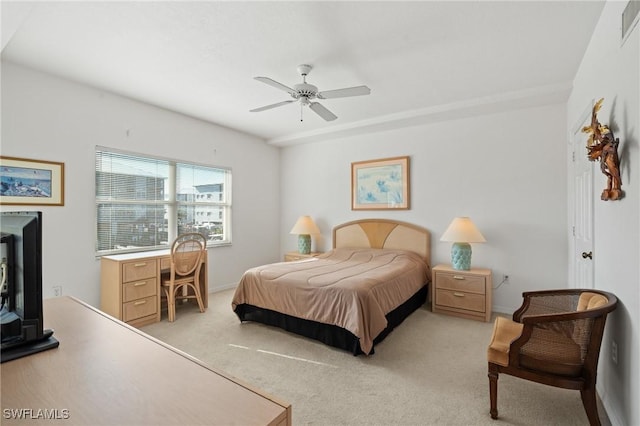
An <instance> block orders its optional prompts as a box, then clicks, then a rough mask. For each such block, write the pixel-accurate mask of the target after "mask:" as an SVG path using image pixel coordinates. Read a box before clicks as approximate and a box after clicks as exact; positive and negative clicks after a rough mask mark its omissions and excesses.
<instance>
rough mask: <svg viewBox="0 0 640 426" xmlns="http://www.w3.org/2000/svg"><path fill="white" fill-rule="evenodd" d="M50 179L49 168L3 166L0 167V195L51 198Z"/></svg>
mask: <svg viewBox="0 0 640 426" xmlns="http://www.w3.org/2000/svg"><path fill="white" fill-rule="evenodd" d="M51 181H52V172H51V170H46V169H32V168H28V167H6V166H3V167H2V168H1V169H0V195H2V196H3V197H44V198H51Z"/></svg>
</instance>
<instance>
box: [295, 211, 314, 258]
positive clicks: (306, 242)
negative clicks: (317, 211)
mask: <svg viewBox="0 0 640 426" xmlns="http://www.w3.org/2000/svg"><path fill="white" fill-rule="evenodd" d="M290 233H291V234H298V253H300V254H309V253H311V235H309V234H319V233H320V229H318V227H317V226H316V224H315V222H314V221H313V219H311V216H300V217H299V218H298V221H297V222H296V224H295V225H293V228H292V229H291V232H290Z"/></svg>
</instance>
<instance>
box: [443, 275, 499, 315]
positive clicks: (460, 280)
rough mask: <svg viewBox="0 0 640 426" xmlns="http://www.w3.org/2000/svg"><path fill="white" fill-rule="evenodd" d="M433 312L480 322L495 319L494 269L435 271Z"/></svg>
mask: <svg viewBox="0 0 640 426" xmlns="http://www.w3.org/2000/svg"><path fill="white" fill-rule="evenodd" d="M432 272H433V283H432V284H433V285H432V286H431V310H432V311H433V312H436V313H442V314H447V315H454V316H458V317H462V318H468V319H474V320H478V321H490V320H491V296H492V294H491V293H492V285H493V284H492V279H491V270H490V269H480V268H472V269H469V270H464V271H461V270H458V269H453V268H452V267H451V266H449V265H436V266H434V267H433V269H432Z"/></svg>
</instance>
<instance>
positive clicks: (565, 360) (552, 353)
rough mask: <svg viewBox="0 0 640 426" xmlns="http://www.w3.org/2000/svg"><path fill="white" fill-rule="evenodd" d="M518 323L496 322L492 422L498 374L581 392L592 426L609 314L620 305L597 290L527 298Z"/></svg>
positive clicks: (527, 295)
mask: <svg viewBox="0 0 640 426" xmlns="http://www.w3.org/2000/svg"><path fill="white" fill-rule="evenodd" d="M522 296H523V298H524V300H523V303H522V306H521V307H520V308H519V309H518V310H517V311H516V312H515V313H514V314H513V321H511V320H509V319H507V318H504V317H498V318H496V321H495V324H494V328H493V336H492V337H491V343H490V345H489V349H488V351H487V359H488V361H489V374H488V375H489V391H490V400H491V411H490V414H491V417H492V418H494V419H497V418H498V408H497V399H498V374H499V373H504V374H509V375H511V376H516V377H520V378H522V379H525V380H531V381H534V382H538V383H543V384H546V385H550V386H556V387H560V388H565V389H575V390H579V391H580V395H581V397H582V404H583V405H584V409H585V411H586V413H587V418H588V419H589V423H590V424H591V425H600V420H599V418H598V408H597V405H596V374H597V371H598V357H599V356H600V345H601V343H602V335H603V333H604V326H605V321H606V319H607V314H608V313H609V312H611V311H613V310H614V309H615V308H616V305H617V303H618V299H617V298H616V297H615V296H614V295H613V294H611V293H607V292H604V291H598V290H579V289H571V290H547V291H535V292H525V293H523V294H522Z"/></svg>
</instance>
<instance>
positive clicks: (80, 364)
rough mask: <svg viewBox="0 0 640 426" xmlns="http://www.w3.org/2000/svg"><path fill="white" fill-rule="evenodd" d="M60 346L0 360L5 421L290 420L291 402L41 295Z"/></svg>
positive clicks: (278, 425)
mask: <svg viewBox="0 0 640 426" xmlns="http://www.w3.org/2000/svg"><path fill="white" fill-rule="evenodd" d="M44 326H45V327H46V328H52V329H54V330H55V333H54V337H55V338H56V339H58V340H59V341H60V346H59V347H58V348H55V349H50V350H47V351H44V352H40V353H37V354H34V355H30V356H26V357H23V358H19V359H15V360H13V361H8V362H4V363H2V367H1V369H2V371H1V374H2V412H3V418H2V424H3V425H25V424H28V425H51V424H61V425H62V424H70V425H125V424H129V425H141V426H142V425H154V426H155V425H180V426H182V425H231V424H237V425H272V426H285V425H290V424H291V419H292V417H291V405H290V404H288V403H286V402H283V401H280V400H278V399H276V398H275V397H273V396H271V395H268V394H266V393H264V392H262V391H261V390H258V389H256V388H254V387H252V386H250V385H247V384H246V383H242V382H240V381H239V380H238V379H235V378H232V377H230V376H227V375H226V374H224V373H222V372H220V371H217V370H215V369H213V368H211V367H209V366H207V365H205V364H203V363H202V362H200V361H198V360H197V359H195V358H193V357H191V356H190V355H187V354H186V353H184V352H181V351H179V350H178V349H175V348H173V347H171V346H169V345H167V344H165V343H163V342H161V341H159V340H157V339H155V338H153V337H151V336H149V335H148V334H146V333H143V332H142V331H140V330H137V329H135V328H133V327H130V326H128V325H127V324H125V323H123V322H121V321H118V320H116V319H114V318H113V317H110V316H108V315H105V314H104V313H103V312H100V311H98V310H97V309H95V308H93V307H91V306H89V305H87V304H85V303H83V302H80V301H79V300H77V299H74V298H71V297H58V298H54V299H47V300H45V301H44Z"/></svg>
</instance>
